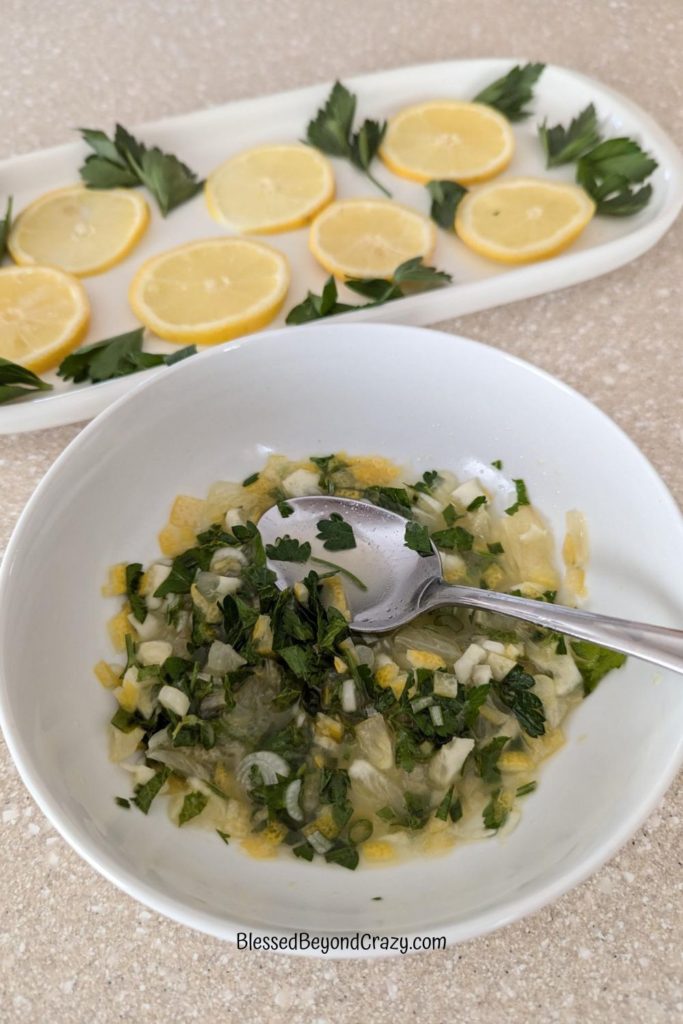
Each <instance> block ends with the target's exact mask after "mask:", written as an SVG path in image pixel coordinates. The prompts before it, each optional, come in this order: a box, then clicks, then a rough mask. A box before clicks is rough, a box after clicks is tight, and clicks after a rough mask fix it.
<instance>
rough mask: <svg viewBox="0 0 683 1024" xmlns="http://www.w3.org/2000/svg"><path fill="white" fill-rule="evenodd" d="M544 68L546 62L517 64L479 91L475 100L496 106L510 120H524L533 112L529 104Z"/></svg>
mask: <svg viewBox="0 0 683 1024" xmlns="http://www.w3.org/2000/svg"><path fill="white" fill-rule="evenodd" d="M544 68H545V64H517V65H515V67H514V68H512V70H511V71H508V73H507V75H503V76H502V77H501V78H497V79H496V80H495V82H491V84H490V85H487V86H486V88H485V89H482V90H481V92H478V93H477V95H476V96H475V97H474V102H475V103H485V104H486V105H487V106H489V107H495V109H496V110H499V111H500V113H501V114H504V115H505V117H507V119H508V121H524V120H526V118H527V117H529V116H530V114H531V111H530V110H529V109H528V108H527V104H528V103H531V101H532V100H533V98H534V86H535V85H536V82H537V81H538V79H539V78H540V77H541V74H542V73H543V69H544Z"/></svg>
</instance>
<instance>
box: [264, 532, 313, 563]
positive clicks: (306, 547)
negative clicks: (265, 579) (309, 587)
mask: <svg viewBox="0 0 683 1024" xmlns="http://www.w3.org/2000/svg"><path fill="white" fill-rule="evenodd" d="M266 554H267V555H268V558H272V559H273V560H274V561H276V562H307V561H308V559H309V558H310V557H311V545H310V544H309V543H308V541H304V542H303V544H301V543H299V541H298V540H296V539H295V538H294V537H290V536H289V534H287V533H286V534H285V535H284V537H278V538H277V540H276V541H275V543H274V544H266Z"/></svg>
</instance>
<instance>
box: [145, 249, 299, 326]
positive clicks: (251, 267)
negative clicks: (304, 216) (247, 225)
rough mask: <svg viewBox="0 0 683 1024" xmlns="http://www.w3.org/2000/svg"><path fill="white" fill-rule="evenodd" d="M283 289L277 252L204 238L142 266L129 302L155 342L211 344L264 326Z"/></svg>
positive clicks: (282, 261)
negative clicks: (154, 338)
mask: <svg viewBox="0 0 683 1024" xmlns="http://www.w3.org/2000/svg"><path fill="white" fill-rule="evenodd" d="M288 286H289V267H288V264H287V260H286V258H285V256H283V255H282V253H280V252H277V250H276V249H272V248H271V247H270V246H269V245H263V244H262V243H261V242H252V241H250V240H248V239H246V238H207V239H203V240H202V241H199V242H188V243H187V244H186V245H179V246H178V247H177V248H176V249H169V250H168V251H167V252H163V253H161V254H160V255H159V256H153V257H152V259H150V260H147V262H146V263H143V265H142V266H141V267H140V269H139V270H138V272H137V273H136V275H135V277H134V278H133V281H132V283H131V286H130V291H129V293H128V298H129V300H130V304H131V306H132V308H133V312H134V313H135V315H136V316H137V317H138V319H139V320H141V321H142V323H143V324H145V326H146V327H148V328H149V329H150V330H151V331H153V332H154V333H155V334H157V335H158V336H159V337H160V338H166V339H167V340H168V341H177V342H196V343H197V344H199V345H215V344H217V343H218V342H219V341H229V340H230V339H231V338H236V337H237V336H238V335H239V334H248V333H249V331H255V330H258V328H259V327H264V326H265V325H266V324H267V323H269V322H270V321H271V320H272V319H273V317H274V316H275V315H276V313H277V312H278V310H279V309H280V307H281V305H282V303H283V302H284V298H285V295H286V294H287V288H288Z"/></svg>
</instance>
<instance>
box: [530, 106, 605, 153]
mask: <svg viewBox="0 0 683 1024" xmlns="http://www.w3.org/2000/svg"><path fill="white" fill-rule="evenodd" d="M538 134H539V138H540V140H541V145H542V146H543V150H544V152H545V158H546V167H559V166H560V164H568V163H572V161H574V160H578V159H579V157H580V156H582V155H583V154H584V153H586V152H587V151H588V150H589V149H593V147H594V146H597V144H598V143H599V142H600V139H601V135H600V129H599V128H598V116H597V113H596V111H595V106H594V105H593V104H592V103H589V104H588V106H587V107H586V108H585V110H582V111H581V113H580V114H577V115H576V117H575V118H573V120H572V121H571V122H570V124H569V126H568V127H567V128H565V127H563V125H561V124H556V125H555V126H554V127H553V128H549V127H548V123H547V121H544V122H543V124H541V125H539V126H538Z"/></svg>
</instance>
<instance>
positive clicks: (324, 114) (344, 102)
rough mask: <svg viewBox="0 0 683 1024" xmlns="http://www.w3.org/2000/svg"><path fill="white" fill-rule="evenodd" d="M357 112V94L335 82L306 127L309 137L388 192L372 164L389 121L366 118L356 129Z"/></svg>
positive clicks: (326, 151) (321, 147)
mask: <svg viewBox="0 0 683 1024" xmlns="http://www.w3.org/2000/svg"><path fill="white" fill-rule="evenodd" d="M355 115H356V97H355V95H354V94H353V93H352V92H351V91H350V90H349V89H347V88H346V86H345V85H342V83H341V82H335V83H334V85H333V86H332V90H331V92H330V94H329V96H328V97H327V99H326V100H325V103H324V105H323V106H322V107H321V108H320V110H319V111H318V112H317V114H316V115H315V117H314V118H313V120H312V121H311V122H310V123H309V124H308V127H307V128H306V141H307V142H309V143H310V144H311V145H312V146H315V147H316V149H319V150H321V151H322V152H323V153H328V154H329V155H330V156H337V157H343V158H344V159H346V160H350V161H351V163H352V164H353V165H354V166H355V167H357V168H358V169H359V170H361V171H363V172H364V173H365V174H366V175H367V177H368V178H369V179H370V181H372V183H373V184H374V185H376V186H377V187H378V188H379V189H381V190H382V192H384V193H385V195H390V193H389V192H388V191H387V189H386V188H384V186H383V185H381V184H380V183H379V182H378V181H377V180H376V179H375V178H374V177H373V176H372V174H371V173H370V164H371V163H372V161H373V159H374V158H375V156H376V155H377V151H378V149H379V146H380V143H381V141H382V139H383V137H384V133H385V131H386V124H384V123H383V124H380V123H378V122H377V121H364V122H363V124H362V125H361V127H360V128H359V129H358V131H357V132H354V131H353V121H354V118H355Z"/></svg>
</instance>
